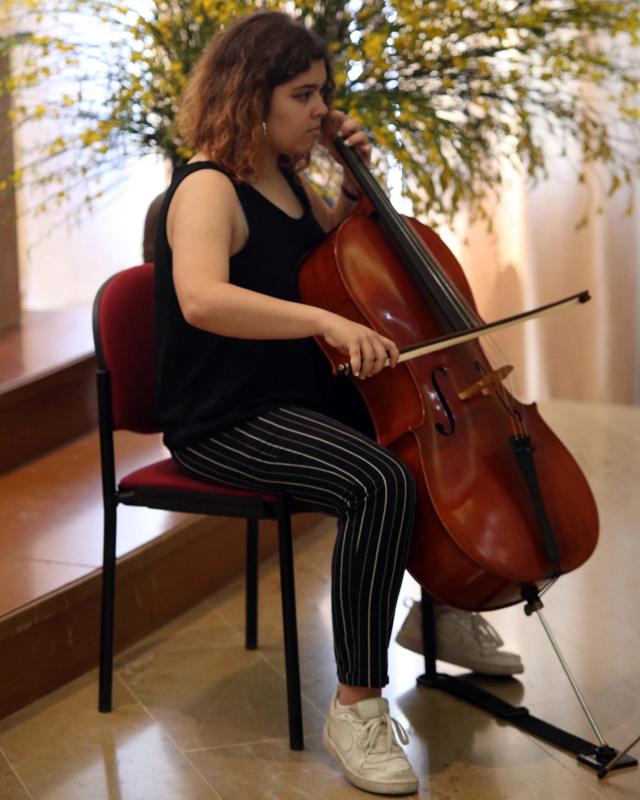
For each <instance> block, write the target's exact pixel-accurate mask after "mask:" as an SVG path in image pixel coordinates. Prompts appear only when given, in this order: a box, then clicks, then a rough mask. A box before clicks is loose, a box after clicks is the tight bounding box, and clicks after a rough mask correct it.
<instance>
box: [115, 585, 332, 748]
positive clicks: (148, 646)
mask: <svg viewBox="0 0 640 800" xmlns="http://www.w3.org/2000/svg"><path fill="white" fill-rule="evenodd" d="M240 594H242V592H240ZM116 669H117V674H118V676H119V677H120V678H121V680H122V681H124V683H125V684H126V685H127V687H128V688H129V689H130V691H131V693H132V694H133V695H134V697H135V698H136V699H137V700H139V701H140V703H141V704H142V705H143V706H144V707H145V708H146V709H147V711H148V712H149V714H150V715H151V716H152V717H153V718H154V719H155V720H157V722H158V723H159V724H160V725H161V726H162V728H163V730H165V731H166V732H167V733H168V735H169V736H170V737H171V738H172V740H173V741H174V742H175V743H176V745H177V746H178V747H179V748H180V749H181V750H183V751H186V750H190V749H194V748H201V747H216V746H223V745H232V744H242V743H244V742H253V741H259V740H262V739H273V738H278V737H285V736H287V731H288V722H287V705H286V683H285V679H284V671H282V672H280V671H278V670H277V669H275V668H274V666H273V665H272V664H271V663H270V662H269V660H268V659H266V658H265V657H264V655H263V654H262V653H261V652H260V651H248V650H246V649H245V648H244V640H243V637H242V635H241V634H240V633H239V632H238V631H236V630H234V629H233V628H232V627H231V626H230V625H229V624H228V623H227V622H226V621H225V620H224V619H222V617H221V616H220V614H219V613H218V611H217V610H216V609H215V608H211V607H210V605H209V604H204V605H201V606H199V607H198V609H196V610H193V611H191V612H189V614H188V615H184V616H183V617H181V618H179V619H178V620H175V621H174V622H173V623H171V625H170V626H167V627H166V628H164V629H163V635H162V636H158V635H157V634H154V635H152V636H151V637H149V638H148V639H147V640H145V641H143V642H142V643H140V644H139V645H137V646H136V647H133V648H131V649H130V650H129V651H128V652H127V653H125V654H123V655H122V656H120V657H119V658H118V660H117V663H116ZM303 713H304V715H305V728H306V730H307V731H308V732H309V733H314V732H316V733H317V732H318V730H319V729H320V726H321V723H322V719H321V718H320V716H319V714H318V713H317V711H316V710H315V709H314V708H313V707H312V706H309V705H308V704H305V706H304V707H303Z"/></svg>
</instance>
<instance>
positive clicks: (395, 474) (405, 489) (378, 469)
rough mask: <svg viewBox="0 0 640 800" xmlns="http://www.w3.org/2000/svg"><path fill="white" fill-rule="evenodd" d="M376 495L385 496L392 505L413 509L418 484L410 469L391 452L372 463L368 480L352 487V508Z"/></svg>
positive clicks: (368, 471) (367, 476) (386, 452)
mask: <svg viewBox="0 0 640 800" xmlns="http://www.w3.org/2000/svg"><path fill="white" fill-rule="evenodd" d="M374 495H384V496H385V497H386V498H387V500H390V501H392V505H393V506H396V505H398V504H400V505H406V506H410V507H411V508H413V505H414V504H415V496H416V484H415V478H414V476H413V473H412V472H411V470H410V469H409V467H408V466H407V465H406V464H405V463H404V462H403V461H401V460H400V459H399V458H398V457H397V456H396V455H395V454H394V453H392V452H391V451H389V450H388V451H385V452H384V454H383V457H382V458H380V459H376V460H375V461H372V462H371V464H370V467H369V469H368V470H367V475H366V479H365V480H362V481H359V482H358V484H357V485H355V486H353V487H352V492H351V497H350V501H351V502H350V503H349V505H350V506H353V505H357V504H359V503H361V502H363V501H364V500H366V499H367V498H369V497H372V496H374Z"/></svg>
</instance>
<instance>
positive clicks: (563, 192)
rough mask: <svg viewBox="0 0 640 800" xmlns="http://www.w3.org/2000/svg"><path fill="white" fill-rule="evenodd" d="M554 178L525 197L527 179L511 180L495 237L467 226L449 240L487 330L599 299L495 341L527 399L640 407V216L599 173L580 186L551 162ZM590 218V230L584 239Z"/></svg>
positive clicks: (561, 162)
mask: <svg viewBox="0 0 640 800" xmlns="http://www.w3.org/2000/svg"><path fill="white" fill-rule="evenodd" d="M549 174H550V177H549V179H548V180H546V181H544V182H542V183H540V184H539V185H538V186H536V187H528V188H527V187H526V186H525V182H524V181H523V180H522V178H521V176H519V175H517V174H515V173H513V172H510V173H509V174H508V175H507V176H506V189H505V192H504V195H503V197H502V201H501V202H500V203H499V204H498V205H496V207H495V209H494V213H493V220H494V233H493V234H488V233H487V232H486V229H485V228H484V226H483V225H482V224H476V225H474V226H465V224H464V222H461V223H460V224H459V225H458V226H457V228H456V231H455V232H452V233H450V234H449V235H445V236H444V238H445V239H447V241H448V243H449V244H450V246H452V249H453V250H454V252H456V254H457V255H458V257H459V259H460V261H461V263H462V264H463V266H464V267H465V271H466V273H467V276H468V277H469V280H470V282H471V284H472V288H473V290H474V295H475V297H476V300H477V302H478V305H479V307H480V311H481V314H482V316H483V317H484V319H485V320H492V319H497V318H499V317H501V316H507V315H509V314H513V313H517V312H518V311H521V310H525V309H528V308H533V307H535V306H538V305H543V304H545V303H548V302H551V301H553V300H555V299H558V298H561V297H563V296H566V295H570V294H573V293H575V292H579V291H581V290H583V289H588V290H589V291H590V292H591V294H592V297H593V299H592V300H591V302H590V303H588V304H586V305H582V306H578V307H575V308H571V309H569V310H566V311H561V312H559V314H558V315H555V316H551V317H547V318H545V319H543V320H539V321H534V322H528V323H526V324H524V325H521V326H518V327H514V328H510V329H508V330H507V331H504V332H502V333H500V334H498V335H497V336H496V337H495V338H496V341H497V342H498V343H499V344H500V345H501V347H502V349H503V351H504V354H505V356H506V357H507V359H508V360H509V361H510V363H513V364H514V365H515V367H516V371H515V373H514V384H515V388H516V390H517V392H518V395H519V396H520V397H521V398H522V399H529V400H531V399H543V398H547V397H555V398H573V399H578V400H591V401H613V402H618V403H638V402H640V321H639V319H638V311H639V308H640V278H639V275H640V209H636V210H635V212H634V214H633V215H632V216H627V215H626V214H625V210H626V206H627V202H628V196H626V195H625V194H624V193H623V192H620V193H619V194H618V195H615V196H613V197H612V198H607V197H606V193H607V189H608V185H609V180H608V178H607V176H606V175H603V174H602V172H600V171H597V170H593V171H591V172H590V173H589V175H588V176H587V182H586V184H584V185H583V184H580V183H579V182H578V181H577V178H576V175H575V170H573V168H572V167H571V164H570V162H569V161H568V160H567V159H566V158H565V159H560V158H551V160H550V163H549ZM637 188H638V187H637V186H636V190H637ZM598 206H601V207H602V209H603V212H602V214H598V213H596V209H597V208H598ZM585 210H588V211H589V212H590V219H589V224H588V225H587V226H586V227H585V228H583V229H581V230H579V231H577V230H576V223H577V222H578V221H579V220H580V219H581V217H582V216H583V214H584V213H585ZM465 237H466V241H465ZM498 363H503V361H502V359H498Z"/></svg>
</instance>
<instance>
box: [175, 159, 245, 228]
mask: <svg viewBox="0 0 640 800" xmlns="http://www.w3.org/2000/svg"><path fill="white" fill-rule="evenodd" d="M236 202H237V200H236V192H235V189H234V186H233V183H232V182H231V180H230V179H229V178H228V177H227V176H226V175H225V174H224V173H223V172H220V171H219V170H216V169H199V170H196V171H195V172H192V173H191V174H190V175H187V176H186V177H185V178H183V180H182V181H181V182H180V185H179V186H178V188H177V189H176V191H175V194H174V196H173V198H172V199H171V204H170V206H169V213H168V215H167V233H168V234H169V241H171V234H172V233H173V229H174V224H175V219H176V217H180V219H181V220H182V219H189V220H191V221H192V222H195V221H197V220H198V218H200V217H202V216H203V215H206V217H207V218H209V219H210V218H211V217H212V216H213V214H212V212H214V213H215V215H216V216H217V218H218V219H219V218H220V214H221V213H222V215H223V218H224V217H228V219H232V212H233V210H234V208H235V204H236Z"/></svg>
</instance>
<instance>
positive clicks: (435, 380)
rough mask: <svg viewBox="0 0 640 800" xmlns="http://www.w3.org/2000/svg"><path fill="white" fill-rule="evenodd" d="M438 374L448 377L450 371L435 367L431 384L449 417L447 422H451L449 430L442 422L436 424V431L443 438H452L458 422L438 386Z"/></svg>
mask: <svg viewBox="0 0 640 800" xmlns="http://www.w3.org/2000/svg"><path fill="white" fill-rule="evenodd" d="M438 373H440V374H442V375H444V376H445V377H446V376H447V375H448V370H447V368H446V367H435V369H434V370H433V372H432V373H431V382H432V383H433V388H434V389H435V390H436V394H437V395H438V398H439V400H440V402H441V404H442V408H443V410H444V413H445V414H446V415H447V420H448V421H449V429H448V430H447V428H446V427H445V426H444V425H443V424H442V423H441V422H436V430H437V431H438V433H441V434H442V435H443V436H451V434H452V433H453V432H454V431H455V429H456V420H455V417H454V416H453V411H452V410H451V407H450V406H449V403H447V398H446V396H445V394H444V392H443V391H442V389H441V388H440V385H439V384H438V377H437V374H438Z"/></svg>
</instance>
